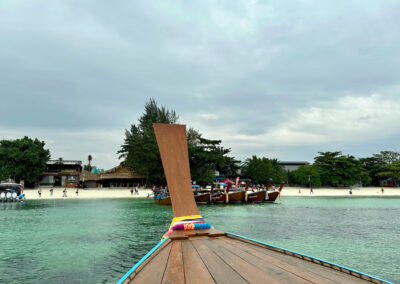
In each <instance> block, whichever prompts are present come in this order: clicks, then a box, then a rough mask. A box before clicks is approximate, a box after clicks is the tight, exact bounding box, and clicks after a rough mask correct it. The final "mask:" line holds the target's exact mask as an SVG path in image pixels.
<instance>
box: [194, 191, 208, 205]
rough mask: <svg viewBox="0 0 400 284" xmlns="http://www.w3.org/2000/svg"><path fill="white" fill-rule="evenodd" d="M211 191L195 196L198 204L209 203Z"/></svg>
mask: <svg viewBox="0 0 400 284" xmlns="http://www.w3.org/2000/svg"><path fill="white" fill-rule="evenodd" d="M210 195H211V194H210V193H201V194H198V195H195V196H194V200H195V201H196V203H197V204H208V203H210Z"/></svg>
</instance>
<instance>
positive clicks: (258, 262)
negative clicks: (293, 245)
mask: <svg viewBox="0 0 400 284" xmlns="http://www.w3.org/2000/svg"><path fill="white" fill-rule="evenodd" d="M214 242H215V243H216V245H218V246H221V247H223V248H225V249H227V250H229V251H230V252H232V253H235V254H236V255H238V256H239V257H241V258H242V259H243V260H244V261H246V262H248V263H250V264H251V265H254V266H256V267H258V268H259V269H261V270H264V271H266V272H268V273H270V274H272V275H273V276H274V277H275V279H276V280H278V281H282V282H289V283H310V282H311V283H322V282H323V283H336V282H333V281H326V279H324V278H321V277H318V276H316V275H313V274H309V273H305V272H304V271H302V270H301V269H299V268H297V267H291V266H290V265H288V264H286V263H285V262H282V261H280V260H279V259H275V258H273V257H271V256H269V255H265V254H262V253H261V252H258V251H255V252H254V251H251V249H250V248H247V247H246V246H242V245H241V244H240V243H239V242H235V241H232V240H229V239H228V238H219V239H215V240H214ZM279 279H280V280H279Z"/></svg>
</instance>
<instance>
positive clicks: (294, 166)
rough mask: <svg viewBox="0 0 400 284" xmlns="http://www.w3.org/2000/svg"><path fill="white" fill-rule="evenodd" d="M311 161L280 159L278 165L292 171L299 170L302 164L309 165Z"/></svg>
mask: <svg viewBox="0 0 400 284" xmlns="http://www.w3.org/2000/svg"><path fill="white" fill-rule="evenodd" d="M309 164H310V163H309V162H305V161H299V162H296V161H278V165H280V166H281V167H282V168H283V169H284V170H285V171H287V172H292V171H294V170H297V169H298V168H299V167H300V166H304V165H309Z"/></svg>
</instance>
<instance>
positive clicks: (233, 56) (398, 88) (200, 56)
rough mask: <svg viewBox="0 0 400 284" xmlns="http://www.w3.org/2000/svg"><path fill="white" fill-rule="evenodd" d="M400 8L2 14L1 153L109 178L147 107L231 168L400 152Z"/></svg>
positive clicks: (30, 5) (178, 7) (262, 4)
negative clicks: (36, 157) (80, 165)
mask: <svg viewBox="0 0 400 284" xmlns="http://www.w3.org/2000/svg"><path fill="white" fill-rule="evenodd" d="M399 27H400V2H399V1H375V0H374V1H367V0H360V1H347V0H346V1H322V0H318V1H310V0H305V1H282V0H276V1H259V2H258V1H249V0H245V1H232V0H229V1H130V0H129V1H128V0H127V1H122V0H121V1H106V0H103V1H99V0H96V1H94V0H93V1H89V0H79V1H78V0H76V1H74V0H65V1H62V0H60V1H52V0H47V1H41V0H32V1H23V0H8V1H7V0H0V96H1V101H0V139H15V138H19V137H23V136H25V135H28V136H30V137H32V138H35V137H37V138H39V139H40V140H44V141H45V142H46V146H47V147H48V148H49V149H50V151H51V155H52V158H54V159H57V158H59V157H63V158H64V159H78V160H83V161H84V162H86V161H87V156H88V155H89V154H91V155H92V156H93V162H92V163H93V164H94V165H96V166H97V167H100V168H106V169H107V168H111V167H113V166H116V165H117V164H119V162H120V161H119V160H118V155H117V154H116V152H117V151H118V150H119V148H120V145H121V144H122V143H123V139H124V131H125V129H126V128H129V127H130V124H132V123H136V122H137V119H138V117H139V116H140V115H141V114H142V113H143V107H144V104H145V102H147V101H148V100H149V99H150V98H154V99H155V100H156V101H157V102H158V103H159V105H163V106H165V107H167V108H169V109H173V110H175V111H176V112H177V114H178V115H179V117H180V119H179V122H180V123H182V124H186V125H189V126H192V127H194V128H196V129H198V130H199V131H200V132H201V133H203V136H204V137H206V138H210V139H221V140H222V141H223V145H224V146H225V147H229V148H231V149H232V155H233V156H235V157H236V158H238V159H241V160H244V159H245V158H247V157H249V156H251V155H258V156H266V157H269V158H278V159H279V160H294V161H296V160H297V161H299V160H305V161H313V157H315V156H316V155H317V153H318V152H319V151H342V152H343V153H344V154H351V155H354V156H356V157H367V156H370V155H372V154H373V153H378V152H379V151H381V150H393V151H400V143H399V141H400V123H399V122H400V28H399Z"/></svg>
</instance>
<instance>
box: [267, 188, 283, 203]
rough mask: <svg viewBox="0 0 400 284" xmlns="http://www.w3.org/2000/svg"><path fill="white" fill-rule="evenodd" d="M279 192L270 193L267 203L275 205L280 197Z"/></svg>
mask: <svg viewBox="0 0 400 284" xmlns="http://www.w3.org/2000/svg"><path fill="white" fill-rule="evenodd" d="M279 193H280V192H279V191H272V192H268V193H267V195H266V197H265V202H269V203H274V202H275V200H276V199H277V198H278V196H279Z"/></svg>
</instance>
